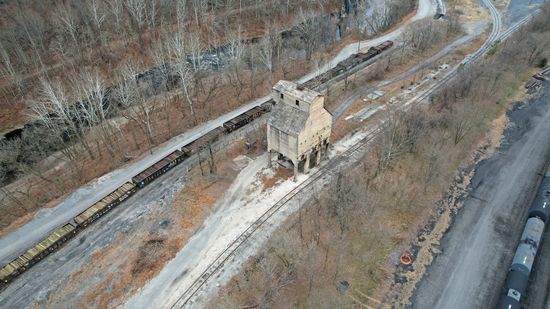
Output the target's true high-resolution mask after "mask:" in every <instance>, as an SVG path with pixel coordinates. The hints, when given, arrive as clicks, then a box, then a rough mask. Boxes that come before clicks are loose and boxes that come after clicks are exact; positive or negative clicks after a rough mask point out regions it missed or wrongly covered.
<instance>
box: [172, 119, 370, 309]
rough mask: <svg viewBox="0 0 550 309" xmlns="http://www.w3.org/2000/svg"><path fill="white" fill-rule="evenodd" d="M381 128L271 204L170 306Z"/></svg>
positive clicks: (192, 291)
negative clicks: (297, 196)
mask: <svg viewBox="0 0 550 309" xmlns="http://www.w3.org/2000/svg"><path fill="white" fill-rule="evenodd" d="M380 130H381V127H380V126H376V127H374V128H373V129H371V130H370V131H368V132H367V134H366V136H365V137H364V138H362V139H361V141H359V142H358V143H357V144H355V145H354V146H352V147H351V148H349V149H348V150H346V151H345V152H344V153H342V154H341V155H339V156H337V157H335V158H333V159H332V160H330V161H329V162H328V163H327V164H325V165H323V166H321V167H320V168H319V169H318V170H317V171H316V172H314V173H313V174H311V176H310V177H308V178H307V179H306V180H304V181H303V182H302V183H300V184H299V185H298V186H297V187H296V188H294V189H293V190H291V191H290V192H288V193H287V194H286V195H285V196H284V197H283V198H281V199H280V200H279V201H278V202H277V203H275V204H274V205H273V206H271V207H270V208H269V209H268V210H267V211H266V212H264V213H263V214H262V216H261V217H260V218H258V219H257V220H256V221H254V223H252V224H251V225H250V226H248V228H247V229H246V230H245V231H244V232H242V233H241V235H239V237H237V238H236V239H235V240H233V241H232V242H231V243H230V244H229V246H228V247H227V248H225V250H224V251H222V252H221V253H220V254H219V255H218V256H217V257H216V258H215V259H214V261H213V262H212V263H211V264H210V265H209V266H208V267H207V268H206V269H205V270H204V271H203V272H202V273H201V274H200V276H199V277H198V279H197V280H195V281H194V282H193V283H192V284H191V286H190V287H189V288H188V289H187V290H185V292H184V293H183V294H182V295H181V296H180V297H179V298H178V300H177V301H176V302H175V303H174V304H173V305H172V306H171V307H170V308H172V309H175V308H183V307H184V306H185V305H187V304H188V303H189V301H190V299H191V298H192V297H193V296H194V295H195V294H196V293H197V292H198V291H199V290H200V288H201V287H203V286H204V285H205V284H206V282H207V281H208V280H209V279H210V278H211V277H212V276H213V275H214V274H216V273H217V272H218V271H219V270H220V269H221V268H222V267H223V265H224V264H225V262H226V261H227V260H228V259H229V258H231V257H232V256H233V255H234V254H235V253H236V252H237V250H238V249H239V248H240V247H241V246H242V245H243V244H244V243H245V242H246V241H247V240H248V239H250V237H252V235H253V234H254V232H256V231H257V230H258V229H259V228H260V227H261V226H262V225H263V224H264V223H266V222H267V221H268V220H269V219H270V218H271V217H273V215H275V214H276V213H277V212H278V211H279V210H280V209H281V208H282V207H283V206H285V205H286V204H287V203H288V202H289V201H291V200H292V198H294V197H295V196H296V195H298V194H300V193H301V192H302V191H303V190H304V189H306V188H309V187H310V186H312V185H314V184H315V183H317V181H318V180H320V179H323V178H325V177H327V176H328V175H331V174H335V173H337V172H338V171H339V169H340V167H341V166H342V164H344V163H346V162H347V161H348V160H350V159H354V156H360V155H361V154H362V153H363V152H364V150H365V149H366V147H367V145H368V144H369V142H370V141H372V140H373V139H374V138H375V137H376V136H377V134H378V133H379V132H380Z"/></svg>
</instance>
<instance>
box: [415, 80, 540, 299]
mask: <svg viewBox="0 0 550 309" xmlns="http://www.w3.org/2000/svg"><path fill="white" fill-rule="evenodd" d="M549 84H550V83H546V87H545V90H544V95H543V97H542V98H540V99H536V100H533V101H532V102H530V103H529V104H528V105H526V106H524V107H522V108H521V109H516V110H515V111H514V112H512V113H511V114H510V117H511V122H512V127H511V128H509V129H507V131H506V135H505V140H504V142H503V144H502V146H501V147H500V148H499V150H498V152H497V153H496V154H495V155H494V156H492V157H491V158H490V159H488V160H486V161H484V162H482V163H481V164H480V165H479V166H478V168H477V170H476V174H475V176H474V178H473V180H472V187H471V192H470V194H469V195H468V197H467V198H466V199H465V200H464V206H463V208H462V210H461V211H460V212H459V214H458V215H457V217H456V219H455V222H454V224H453V225H452V227H451V229H450V230H449V231H448V233H447V234H446V235H445V236H444V237H443V240H442V243H441V249H442V251H443V253H442V254H440V255H439V256H437V257H436V258H435V260H434V262H433V263H432V265H431V266H430V267H429V268H428V270H427V274H426V276H425V278H424V279H423V280H422V281H421V282H420V284H419V286H418V288H417V290H416V292H415V294H414V296H413V305H412V307H414V308H441V309H444V308H492V307H494V306H495V305H496V302H497V301H498V296H499V294H500V289H499V288H500V287H501V286H502V283H503V281H504V279H505V277H506V269H507V268H508V266H509V263H510V260H511V257H512V255H513V250H514V249H513V248H515V244H516V242H517V238H518V237H519V234H521V230H522V228H523V224H524V222H525V219H526V216H527V211H528V209H529V206H530V205H531V201H532V198H533V196H534V192H535V191H536V189H537V186H538V182H539V180H540V176H539V175H538V173H540V172H541V171H542V169H543V167H544V166H545V163H546V161H547V159H548V158H549V157H550V144H549V143H546V142H544V141H547V140H548V135H549V134H550V85H549ZM510 244H512V245H510ZM511 247H513V248H511Z"/></svg>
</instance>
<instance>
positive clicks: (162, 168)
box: [132, 150, 187, 188]
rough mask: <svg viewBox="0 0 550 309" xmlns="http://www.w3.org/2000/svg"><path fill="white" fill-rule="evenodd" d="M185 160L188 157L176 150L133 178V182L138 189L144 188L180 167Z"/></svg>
mask: <svg viewBox="0 0 550 309" xmlns="http://www.w3.org/2000/svg"><path fill="white" fill-rule="evenodd" d="M185 158H187V156H186V155H185V154H184V153H183V152H181V151H179V150H176V151H174V152H172V153H171V154H169V155H167V156H166V157H164V158H163V159H162V160H160V161H158V162H157V163H155V164H153V165H151V166H150V167H148V168H147V169H145V170H144V171H143V172H141V173H139V174H137V175H136V176H134V177H133V178H132V182H134V184H136V185H137V186H138V187H140V188H143V187H144V186H145V185H147V184H148V183H149V182H151V181H153V180H154V179H156V178H157V177H159V176H160V175H162V174H164V173H166V172H167V171H169V170H170V169H172V168H173V167H174V166H176V165H178V164H179V163H180V162H181V161H183V160H184V159H185Z"/></svg>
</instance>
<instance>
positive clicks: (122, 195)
mask: <svg viewBox="0 0 550 309" xmlns="http://www.w3.org/2000/svg"><path fill="white" fill-rule="evenodd" d="M392 46H393V42H392V41H386V42H384V43H382V44H380V45H378V46H376V47H371V48H370V49H369V51H368V52H367V53H359V54H354V55H352V56H350V57H349V58H347V59H345V60H343V61H341V62H340V63H338V65H337V66H336V67H335V68H333V69H332V70H329V71H327V72H325V73H323V74H321V75H319V76H317V77H316V78H314V79H312V80H310V81H307V82H306V83H304V84H302V86H304V87H311V88H315V87H318V86H320V85H321V84H322V83H324V82H326V81H329V80H331V79H332V78H334V77H336V76H338V75H340V74H343V73H345V71H346V70H350V69H352V68H354V67H356V66H358V65H360V64H362V63H364V62H365V61H367V60H369V59H371V58H373V57H375V56H376V55H379V54H380V53H382V52H383V51H384V50H387V49H389V48H391V47H392ZM273 104H275V102H274V101H273V100H269V101H268V102H266V103H263V104H262V105H260V106H256V107H254V108H251V109H250V110H248V111H246V112H243V113H242V114H240V115H238V116H236V117H234V118H233V119H231V120H229V121H227V122H225V123H224V124H223V125H222V126H220V127H217V128H215V129H213V130H211V131H210V132H208V133H206V134H205V135H203V136H201V137H200V138H198V139H196V140H195V141H193V142H191V143H189V144H187V145H185V146H183V147H181V149H178V150H176V151H174V152H172V153H170V154H169V155H168V156H166V157H164V158H163V159H161V160H159V161H157V162H156V163H154V164H153V165H151V166H149V167H148V168H146V169H145V170H143V171H142V172H140V173H139V174H137V175H135V176H134V177H132V180H131V181H129V182H127V183H125V184H123V185H122V186H120V187H119V188H117V189H116V190H115V191H113V192H111V193H110V194H109V195H107V196H105V197H104V198H102V199H101V200H100V201H98V202H96V203H94V204H93V205H92V206H90V207H89V208H87V209H86V210H85V211H83V212H82V213H80V214H79V215H77V216H76V217H74V218H73V219H72V220H71V222H68V223H66V224H65V225H63V226H62V227H60V228H58V229H57V230H55V231H54V232H53V233H52V234H50V235H48V236H46V237H45V238H44V240H42V241H41V242H39V243H38V244H37V245H35V246H33V247H32V248H30V249H29V250H28V251H27V252H25V253H24V254H22V255H21V256H19V257H17V258H16V259H14V260H13V261H12V262H10V263H8V264H7V265H3V267H2V268H0V288H2V287H4V286H5V285H7V284H8V283H9V282H11V281H12V280H13V279H15V278H16V277H17V276H19V275H20V274H21V273H23V272H24V271H26V270H27V269H29V268H30V267H31V266H32V265H34V264H35V263H37V262H38V261H40V260H41V259H42V258H44V257H45V256H46V255H48V254H50V253H51V252H54V251H55V250H57V249H58V248H59V247H60V246H61V245H62V244H63V243H65V242H66V241H67V240H69V239H70V238H72V237H73V236H74V235H75V234H77V233H78V232H79V231H80V230H82V229H83V228H86V227H87V226H88V225H89V224H91V223H92V222H94V221H96V220H97V219H99V218H101V217H102V216H103V215H105V214H106V213H107V212H109V211H110V210H111V209H113V208H114V207H116V206H118V205H119V204H120V203H122V202H123V201H125V200H126V199H127V198H129V197H130V196H131V195H133V194H134V193H135V192H136V191H137V190H139V189H141V188H143V187H145V186H146V185H148V184H149V183H151V182H152V181H154V180H155V179H157V178H158V177H160V176H161V175H163V174H165V173H166V172H168V171H169V170H171V169H172V168H174V167H175V166H176V165H178V164H180V163H181V162H183V161H185V160H186V159H188V158H189V157H190V156H192V155H194V154H195V153H197V152H199V151H201V150H202V149H206V148H207V147H209V146H210V145H211V144H212V143H214V142H216V141H217V140H218V139H219V138H220V137H221V136H222V135H224V134H228V133H231V132H233V131H235V130H237V129H239V128H241V127H243V126H245V125H247V124H248V123H250V122H252V121H254V120H255V119H257V118H259V117H261V116H262V115H263V114H265V113H268V112H270V111H271V108H272V106H273ZM290 198H291V197H288V199H287V200H286V201H285V202H284V203H282V204H278V205H280V206H279V207H278V208H273V210H272V212H270V213H267V214H264V216H267V217H266V219H265V220H267V219H268V218H269V217H271V216H272V215H273V214H274V213H275V212H276V211H277V210H278V209H279V208H280V207H282V205H284V204H285V203H286V202H287V201H288V200H289V199H290ZM264 216H262V217H264ZM260 225H261V224H260ZM258 227H259V225H258V226H254V227H251V228H249V229H248V231H250V235H251V234H252V233H253V232H254V231H255V230H256V229H257V228H258ZM237 247H238V246H237Z"/></svg>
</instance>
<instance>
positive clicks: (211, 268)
mask: <svg viewBox="0 0 550 309" xmlns="http://www.w3.org/2000/svg"><path fill="white" fill-rule="evenodd" d="M483 3H484V4H485V6H486V7H487V8H488V10H489V12H490V14H491V17H492V19H493V27H492V31H491V34H490V36H489V37H488V38H487V40H486V41H485V43H484V44H483V45H482V46H481V47H480V48H479V49H478V50H477V51H476V52H475V53H473V54H471V55H468V56H467V57H466V58H465V59H464V61H462V62H461V63H460V64H459V65H457V66H455V67H454V68H453V69H452V70H450V71H449V72H448V73H447V74H446V75H445V76H444V77H443V78H442V79H440V80H439V81H438V82H436V83H435V84H433V85H431V86H430V87H429V88H428V89H426V90H425V91H423V92H422V93H421V94H419V95H417V96H416V97H414V98H413V99H411V100H409V101H408V102H406V103H404V104H403V105H402V107H401V109H403V110H408V109H410V108H412V107H413V106H415V105H418V104H423V102H426V101H427V99H428V98H429V97H430V96H431V95H433V94H434V93H435V92H436V91H438V90H439V89H440V88H441V87H442V86H443V85H445V84H446V83H447V82H449V81H451V80H452V79H453V78H454V77H456V76H457V75H458V73H459V68H460V67H461V66H466V65H469V64H471V63H472V62H474V61H476V60H478V59H479V58H480V57H482V56H483V55H485V54H486V53H487V52H488V51H489V50H490V49H491V48H492V47H493V46H494V44H496V43H498V42H499V41H503V40H506V39H508V38H509V37H510V36H511V35H512V34H513V33H514V32H516V31H517V30H518V29H520V28H521V27H522V26H523V25H525V24H526V23H527V22H529V21H530V20H531V19H532V18H533V17H534V16H535V15H536V14H537V13H538V12H539V10H536V11H534V12H533V13H532V14H530V15H528V16H526V17H525V18H523V19H522V20H520V21H519V22H517V23H516V24H514V25H513V26H511V27H510V28H508V29H507V30H506V31H504V32H501V27H502V21H501V17H500V14H499V12H498V10H497V9H496V8H495V7H494V5H493V4H492V3H491V2H490V0H483ZM382 122H384V121H382ZM380 131H381V125H375V126H374V128H372V129H370V130H369V131H368V132H367V135H366V136H365V137H364V138H363V139H361V140H360V141H359V142H358V143H357V144H355V145H354V146H352V147H351V148H350V149H348V150H347V151H345V152H344V153H342V154H341V155H339V156H337V157H335V158H333V159H332V160H330V161H329V162H328V163H327V164H325V165H323V166H321V167H320V168H319V169H318V170H317V171H316V172H315V173H313V174H312V175H311V176H310V177H309V178H308V179H306V180H305V181H304V182H302V183H300V184H299V185H298V186H297V187H296V188H294V189H293V190H292V191H290V192H289V193H287V194H286V195H285V196H284V197H283V198H282V199H280V200H279V201H278V202H277V203H275V204H274V205H273V206H272V207H270V208H269V209H268V210H267V211H266V212H264V213H263V214H262V216H260V218H258V219H257V220H256V221H255V222H253V223H252V224H251V225H250V226H249V227H248V228H247V229H246V230H245V231H244V232H243V233H242V234H241V235H239V237H237V238H236V239H235V240H234V241H233V242H231V243H230V245H229V246H228V247H227V248H226V249H225V250H224V251H222V252H221V253H220V254H219V255H218V256H217V257H216V258H215V259H214V260H213V261H212V263H210V264H209V265H208V266H207V267H206V269H205V270H204V271H203V272H202V273H201V274H200V276H199V277H198V278H197V279H196V280H195V281H193V283H192V284H191V285H190V286H189V287H188V288H187V289H186V290H185V291H184V292H183V293H182V294H181V295H180V296H179V298H178V299H177V301H176V302H175V303H174V304H172V305H171V306H170V308H171V309H175V308H184V307H187V306H190V305H192V298H193V297H194V296H195V295H197V294H198V293H199V292H200V290H201V288H202V287H203V286H204V285H205V284H206V283H207V282H208V280H209V279H210V278H212V277H213V276H214V275H215V274H216V273H217V272H218V271H220V270H221V269H222V268H223V266H224V264H225V262H227V261H228V260H229V259H230V258H231V257H232V256H234V255H235V254H236V253H237V251H238V250H239V248H241V247H243V245H244V244H245V243H246V242H247V241H248V240H249V239H250V238H251V237H252V235H253V234H254V233H255V232H256V231H258V230H259V229H260V228H261V227H262V226H263V225H264V224H265V223H266V222H267V221H268V220H269V219H270V218H271V217H273V215H274V214H275V213H276V212H277V211H279V210H280V209H281V208H282V207H283V206H284V205H286V204H287V203H288V202H289V201H290V200H291V199H292V198H294V197H295V196H296V195H298V194H299V193H300V192H302V191H304V190H305V189H307V188H310V187H312V186H313V185H314V184H315V183H316V182H317V181H319V180H320V179H324V178H326V177H327V175H330V174H333V173H335V172H337V171H339V169H340V167H341V165H342V163H344V162H346V161H349V160H350V159H354V157H355V156H360V155H361V154H363V153H364V151H365V149H366V147H367V145H368V144H369V143H370V142H371V141H372V140H373V139H374V138H375V137H376V135H377V134H378V133H379V132H380Z"/></svg>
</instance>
